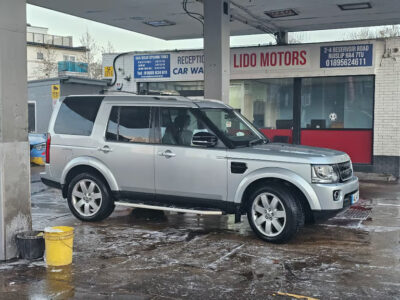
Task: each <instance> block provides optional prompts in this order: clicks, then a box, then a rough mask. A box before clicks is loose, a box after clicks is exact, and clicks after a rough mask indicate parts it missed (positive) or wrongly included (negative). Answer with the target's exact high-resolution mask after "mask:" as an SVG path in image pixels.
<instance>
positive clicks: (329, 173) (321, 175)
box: [311, 165, 339, 183]
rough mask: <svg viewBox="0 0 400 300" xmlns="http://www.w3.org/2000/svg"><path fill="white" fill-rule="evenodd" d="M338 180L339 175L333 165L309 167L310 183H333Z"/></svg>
mask: <svg viewBox="0 0 400 300" xmlns="http://www.w3.org/2000/svg"><path fill="white" fill-rule="evenodd" d="M338 180H339V174H338V172H337V170H336V166H335V165H314V166H311V181H312V183H335V182H338Z"/></svg>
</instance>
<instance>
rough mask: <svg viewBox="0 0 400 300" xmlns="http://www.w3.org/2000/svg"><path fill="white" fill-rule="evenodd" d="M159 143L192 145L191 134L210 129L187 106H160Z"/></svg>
mask: <svg viewBox="0 0 400 300" xmlns="http://www.w3.org/2000/svg"><path fill="white" fill-rule="evenodd" d="M160 129H161V143H162V144H164V145H179V146H194V145H193V144H192V138H193V135H194V134H196V133H198V132H209V133H212V132H211V130H210V129H209V128H208V127H207V126H206V124H205V123H204V122H203V121H202V120H200V119H199V118H198V117H196V116H195V115H194V114H193V112H192V111H191V109H189V108H166V107H162V108H160Z"/></svg>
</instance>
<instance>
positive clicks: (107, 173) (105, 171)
mask: <svg viewBox="0 0 400 300" xmlns="http://www.w3.org/2000/svg"><path fill="white" fill-rule="evenodd" d="M78 166H89V167H92V168H95V169H96V170H97V171H99V172H100V173H101V174H102V175H103V176H104V178H105V179H106V180H107V183H108V185H109V187H110V189H111V190H113V191H118V190H119V189H120V188H119V186H118V182H117V180H116V179H115V177H114V175H113V173H112V172H111V170H110V169H109V168H108V167H107V166H106V165H105V164H104V163H102V162H101V161H100V160H99V159H97V158H95V157H91V156H80V157H76V158H74V159H73V160H71V161H69V162H68V163H67V165H66V166H65V168H64V170H63V173H62V174H61V178H60V183H61V184H65V179H66V177H67V175H68V173H69V172H70V171H71V170H72V169H73V168H75V167H78Z"/></svg>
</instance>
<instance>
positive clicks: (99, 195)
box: [67, 173, 115, 221]
mask: <svg viewBox="0 0 400 300" xmlns="http://www.w3.org/2000/svg"><path fill="white" fill-rule="evenodd" d="M67 200H68V206H69V209H70V210H71V212H72V213H73V215H74V216H75V217H77V218H78V219H80V220H82V221H100V220H103V219H105V218H107V217H108V216H109V215H110V214H111V213H112V212H113V211H114V207H115V206H114V201H113V199H112V198H111V195H110V192H109V189H108V187H107V186H106V184H105V183H104V182H103V180H102V179H100V178H98V176H96V175H93V174H90V173H82V174H79V175H77V176H75V177H74V178H73V179H72V180H71V181H70V183H69V185H68V194H67Z"/></svg>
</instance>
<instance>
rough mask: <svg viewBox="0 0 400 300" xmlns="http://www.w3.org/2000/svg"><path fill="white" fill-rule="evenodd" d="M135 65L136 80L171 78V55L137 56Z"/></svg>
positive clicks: (134, 60) (134, 61)
mask: <svg viewBox="0 0 400 300" xmlns="http://www.w3.org/2000/svg"><path fill="white" fill-rule="evenodd" d="M133 65H134V76H135V78H168V77H170V55H169V54H150V55H147V54H146V55H135V56H134V57H133Z"/></svg>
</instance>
